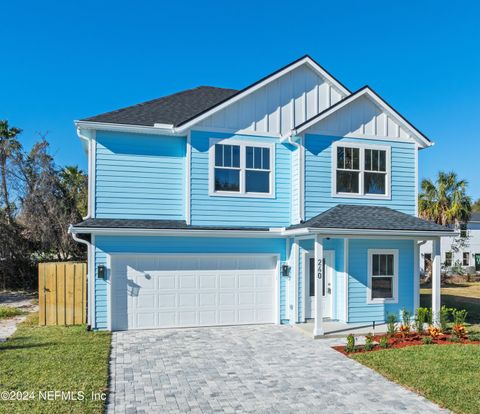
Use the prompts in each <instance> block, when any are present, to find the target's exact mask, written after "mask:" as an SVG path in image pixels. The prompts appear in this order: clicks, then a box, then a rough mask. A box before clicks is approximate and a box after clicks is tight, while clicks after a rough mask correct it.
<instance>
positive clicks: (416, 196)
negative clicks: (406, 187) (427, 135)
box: [415, 144, 419, 217]
mask: <svg viewBox="0 0 480 414" xmlns="http://www.w3.org/2000/svg"><path fill="white" fill-rule="evenodd" d="M418 151H419V146H418V144H415V217H418Z"/></svg>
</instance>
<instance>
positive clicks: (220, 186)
mask: <svg viewBox="0 0 480 414" xmlns="http://www.w3.org/2000/svg"><path fill="white" fill-rule="evenodd" d="M216 141H217V142H218V140H215V141H214V142H216ZM210 151H211V152H210V154H211V157H210V194H211V195H227V196H228V195H230V196H244V197H273V193H274V191H273V176H274V169H273V153H274V150H273V145H269V144H263V143H262V144H257V143H253V142H238V141H233V140H232V141H231V143H228V144H227V143H225V144H224V143H214V144H213V145H212V146H211V150H210Z"/></svg>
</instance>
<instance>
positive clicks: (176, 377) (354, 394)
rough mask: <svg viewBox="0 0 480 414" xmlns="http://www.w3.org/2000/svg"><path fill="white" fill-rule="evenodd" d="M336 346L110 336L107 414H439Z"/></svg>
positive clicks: (246, 334) (236, 330) (243, 335)
mask: <svg viewBox="0 0 480 414" xmlns="http://www.w3.org/2000/svg"><path fill="white" fill-rule="evenodd" d="M338 343H339V340H338V339H326V340H322V341H315V340H312V339H311V338H308V337H306V336H305V335H304V334H302V333H301V332H299V331H298V330H296V329H294V328H291V327H288V326H275V325H263V326H241V327H217V328H196V329H172V330H150V331H130V332H118V333H114V334H113V342H112V346H113V349H112V356H111V384H110V395H109V403H108V412H109V413H125V412H126V413H135V412H136V413H151V412H158V413H185V412H192V413H244V412H252V413H253V412H255V413H369V414H371V413H399V412H401V413H422V414H427V413H438V412H442V410H440V408H439V407H438V406H436V405H434V404H433V403H431V402H429V401H427V400H426V399H424V398H423V397H420V396H418V395H417V394H415V393H413V392H411V391H408V390H406V389H405V388H403V387H401V386H399V385H396V384H394V383H391V382H389V381H387V380H386V379H385V378H383V377H382V376H380V375H379V374H377V373H375V372H374V371H372V370H370V369H368V368H366V367H364V366H363V365H361V364H359V363H357V362H355V361H353V360H351V359H349V358H346V357H345V356H343V355H342V354H340V353H338V352H336V351H334V350H332V349H331V348H330V346H331V345H332V344H338ZM444 412H445V411H444Z"/></svg>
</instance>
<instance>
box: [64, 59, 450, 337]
mask: <svg viewBox="0 0 480 414" xmlns="http://www.w3.org/2000/svg"><path fill="white" fill-rule="evenodd" d="M76 126H77V129H78V135H79V137H80V138H81V140H82V142H83V143H84V145H85V148H86V150H87V151H88V159H89V213H88V217H87V218H86V219H85V221H83V222H82V223H78V224H76V225H74V226H72V227H71V229H70V231H71V232H72V233H73V234H74V237H75V238H76V239H77V240H81V241H83V242H84V243H87V244H88V246H89V254H88V266H89V291H90V296H89V299H90V312H89V323H90V324H91V325H92V327H93V328H94V329H108V330H125V329H138V328H163V327H186V326H206V325H233V324H250V323H289V324H295V323H301V322H304V321H305V320H306V319H309V318H314V319H315V322H314V333H315V334H316V335H321V334H322V333H323V332H324V320H328V319H334V320H339V321H343V322H347V323H351V322H372V321H378V322H380V321H384V320H385V315H386V313H388V312H395V313H398V312H400V310H401V309H402V308H403V307H405V308H407V309H409V310H411V311H413V310H414V309H415V308H416V307H417V306H418V304H419V246H418V241H419V240H429V239H430V240H435V241H436V245H438V243H439V240H440V237H441V236H450V235H451V234H452V231H451V230H449V229H446V228H444V227H441V226H438V225H436V224H432V223H430V222H427V221H424V220H420V219H418V218H417V217H416V211H417V190H418V188H417V177H418V151H419V150H421V149H423V148H427V147H429V146H431V145H432V143H431V142H430V141H429V139H428V138H427V137H426V136H425V135H423V134H422V133H421V132H420V131H419V130H418V129H416V128H415V127H414V126H413V125H412V124H411V123H410V122H408V121H407V120H406V119H405V118H404V117H403V116H402V115H400V114H399V113H398V112H397V111H396V110H395V109H393V108H392V107H391V106H390V105H389V104H388V103H387V102H385V100H383V99H382V98H381V97H380V96H379V95H378V94H377V93H376V92H374V91H373V90H372V89H371V88H369V87H368V86H365V87H363V88H361V89H359V90H357V91H356V92H351V91H349V90H348V89H347V88H346V87H345V86H344V85H343V84H341V83H340V82H339V81H338V80H337V79H335V78H334V77H333V76H332V75H331V74H329V73H328V72H327V71H326V70H325V69H323V68H322V67H321V66H320V65H319V64H318V63H316V62H315V61H314V60H313V59H311V58H310V57H308V56H305V57H303V58H301V59H299V60H297V61H295V62H293V63H291V64H289V65H287V66H285V67H284V68H282V69H280V70H278V71H276V72H275V73H273V74H271V75H269V76H267V77H265V78H263V79H260V80H259V81H257V82H255V83H254V84H252V85H250V86H248V87H246V88H245V89H242V90H240V91H237V90H232V89H222V88H216V87H209V86H201V87H198V88H195V89H190V90H186V91H182V92H179V93H176V94H173V95H169V96H166V97H163V98H159V99H155V100H152V101H148V102H144V103H142V104H139V105H134V106H131V107H128V108H123V109H119V110H116V111H113V112H109V113H105V114H102V115H98V116H94V117H91V118H87V119H83V120H81V121H76ZM438 257H439V256H438ZM436 263H437V264H436V265H435V275H437V274H438V277H435V278H434V280H435V283H436V281H438V283H439V280H440V276H439V266H438V263H439V260H437V261H436ZM435 286H437V285H435ZM438 286H439V285H438ZM439 300H440V295H439V289H434V300H433V306H434V308H435V309H437V308H438V307H439V304H440V302H439Z"/></svg>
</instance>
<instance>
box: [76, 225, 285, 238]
mask: <svg viewBox="0 0 480 414" xmlns="http://www.w3.org/2000/svg"><path fill="white" fill-rule="evenodd" d="M70 231H71V233H73V234H79V233H88V234H94V235H119V236H120V235H124V236H129V235H136V236H186V237H194V236H197V237H253V238H271V237H284V236H283V234H282V230H281V229H278V230H268V231H266V230H264V231H255V230H194V229H121V228H96V227H71V229H70Z"/></svg>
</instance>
